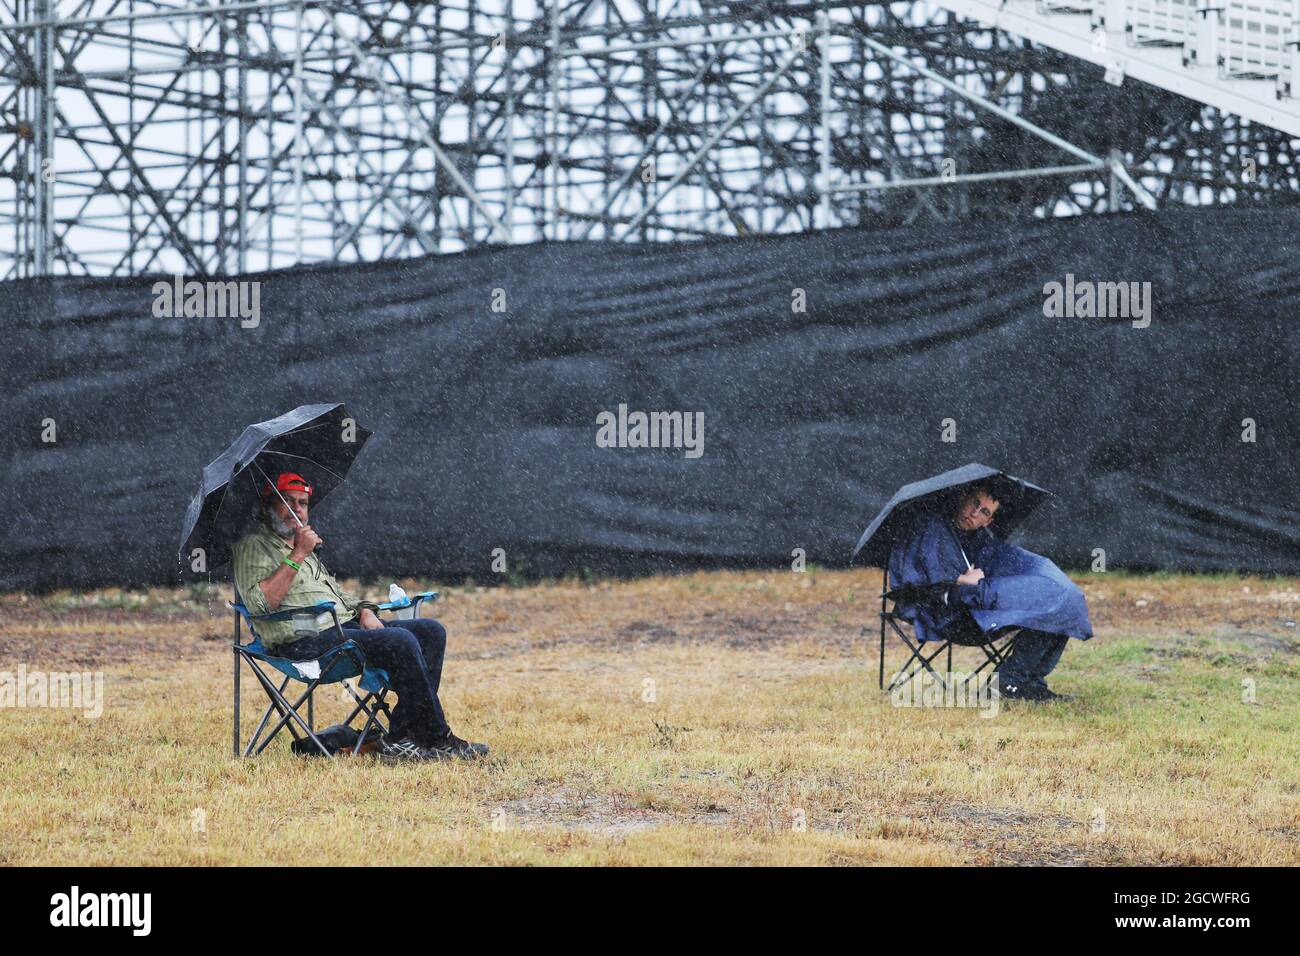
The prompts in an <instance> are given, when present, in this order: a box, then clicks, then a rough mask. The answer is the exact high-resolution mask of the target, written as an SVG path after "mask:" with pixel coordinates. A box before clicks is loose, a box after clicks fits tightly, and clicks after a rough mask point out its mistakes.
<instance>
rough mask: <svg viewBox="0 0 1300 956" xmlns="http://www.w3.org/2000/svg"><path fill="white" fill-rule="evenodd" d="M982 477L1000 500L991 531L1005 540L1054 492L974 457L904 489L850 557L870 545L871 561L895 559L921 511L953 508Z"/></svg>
mask: <svg viewBox="0 0 1300 956" xmlns="http://www.w3.org/2000/svg"><path fill="white" fill-rule="evenodd" d="M979 482H987V483H988V484H989V485H990V487H992V488H993V490H994V496H995V497H996V498H997V499H998V501H999V502H1000V503H999V505H998V511H997V516H996V517H995V518H994V519H993V523H992V524H991V525H989V530H990V531H992V532H993V533H994V534H996V535H997V536H998V537H1000V538H1002V539H1003V540H1004V541H1005V540H1006V539H1007V538H1008V537H1009V536H1010V535H1011V532H1013V531H1015V530H1016V528H1017V527H1019V525H1020V524H1021V522H1023V521H1024V520H1025V519H1026V518H1027V517H1029V515H1030V513H1031V512H1032V511H1033V510H1034V509H1035V508H1037V507H1038V505H1039V504H1040V503H1041V502H1042V500H1043V499H1044V498H1046V497H1047V496H1048V495H1049V494H1051V492H1050V491H1048V490H1046V489H1045V488H1040V487H1038V486H1037V485H1035V484H1031V483H1030V482H1028V481H1025V480H1024V479H1023V478H1017V477H1016V476H1015V475H1008V474H1007V473H1006V472H1004V471H998V470H997V469H996V468H990V467H988V465H980V464H976V463H975V462H971V463H970V464H969V465H962V466H961V467H960V468H954V469H953V470H952V471H945V472H944V473H943V474H941V475H935V476H934V477H933V478H926V479H925V480H924V481H914V482H912V483H911V484H910V485H903V487H902V488H899V489H898V491H897V492H895V493H894V497H892V498H890V499H889V503H888V504H887V505H885V507H884V508H883V509H882V510H881V512H880V514H878V515H876V517H875V520H873V521H872V522H871V524H869V525H868V526H867V530H866V531H864V532H862V537H861V538H859V539H858V546H857V547H856V548H854V549H853V555H852V557H851V558H850V559H849V560H850V561H852V560H853V558H856V557H857V556H858V552H860V551H863V549H864V548H865V560H867V561H868V562H869V563H871V564H872V565H874V566H876V567H881V568H883V567H884V566H885V564H886V563H887V562H888V561H889V551H890V549H891V548H892V547H893V544H894V540H895V539H896V538H897V537H898V536H899V535H902V534H906V533H907V532H908V531H909V530H910V529H911V527H912V524H913V522H914V521H915V520H916V518H917V516H918V515H919V514H921V513H922V512H926V511H930V512H939V513H942V512H946V511H948V510H950V509H951V508H952V507H954V505H955V504H956V502H957V501H958V500H959V499H960V498H961V497H962V496H963V495H965V494H966V492H967V491H968V490H969V489H970V486H971V485H973V484H977V483H979Z"/></svg>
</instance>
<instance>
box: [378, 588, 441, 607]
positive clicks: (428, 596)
mask: <svg viewBox="0 0 1300 956" xmlns="http://www.w3.org/2000/svg"><path fill="white" fill-rule="evenodd" d="M436 600H438V592H437V591H421V592H420V593H419V594H416V595H414V597H412V596H411V595H409V594H408V595H407V596H406V599H405V600H403V601H385V602H384V603H383V604H381V605H379V610H381V611H401V610H403V609H405V608H408V607H410V606H411V605H415V608H416V610H417V611H418V610H419V606H420V602H421V601H436Z"/></svg>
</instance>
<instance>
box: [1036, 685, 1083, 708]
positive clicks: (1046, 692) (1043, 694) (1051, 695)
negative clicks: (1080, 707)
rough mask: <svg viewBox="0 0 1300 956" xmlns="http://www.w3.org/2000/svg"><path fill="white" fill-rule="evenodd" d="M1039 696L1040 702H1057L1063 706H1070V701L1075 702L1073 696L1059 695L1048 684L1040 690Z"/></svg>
mask: <svg viewBox="0 0 1300 956" xmlns="http://www.w3.org/2000/svg"><path fill="white" fill-rule="evenodd" d="M1038 695H1039V700H1057V701H1060V702H1061V703H1063V704H1068V703H1069V702H1070V701H1072V700H1074V695H1073V694H1058V693H1057V692H1056V691H1054V690H1052V689H1051V688H1050V687H1048V686H1047V685H1046V684H1044V685H1043V686H1042V687H1039V688H1038Z"/></svg>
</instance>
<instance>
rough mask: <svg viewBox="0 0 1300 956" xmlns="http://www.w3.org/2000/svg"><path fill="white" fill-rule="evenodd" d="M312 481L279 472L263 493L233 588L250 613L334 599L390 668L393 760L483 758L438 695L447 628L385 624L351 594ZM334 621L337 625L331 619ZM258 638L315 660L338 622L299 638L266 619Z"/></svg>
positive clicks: (373, 659)
mask: <svg viewBox="0 0 1300 956" xmlns="http://www.w3.org/2000/svg"><path fill="white" fill-rule="evenodd" d="M311 491H312V489H311V485H310V484H308V482H307V481H306V480H305V479H304V478H303V477H302V476H301V475H298V474H295V473H293V472H289V471H286V472H281V473H280V474H279V476H278V477H277V478H276V480H275V485H274V486H272V485H271V483H270V482H267V483H266V485H265V486H264V488H263V490H262V509H261V514H260V519H261V522H260V527H259V528H258V529H257V530H256V531H254V532H252V533H250V534H246V535H244V537H242V538H240V539H239V541H237V542H236V543H235V548H234V560H233V563H234V574H235V587H236V588H237V589H238V591H239V596H240V597H241V598H242V599H243V601H244V606H245V607H247V608H248V610H249V612H250V613H251V614H269V613H271V612H273V611H275V610H277V609H278V608H280V607H281V605H283V606H284V608H291V607H295V608H296V607H310V606H311V605H313V604H318V603H320V602H321V601H333V602H334V604H335V610H336V611H337V613H338V616H339V621H340V623H341V624H342V626H343V628H344V629H345V630H346V631H347V637H348V639H350V640H353V641H356V643H357V644H358V645H359V646H360V647H361V649H362V652H363V653H364V654H365V656H366V663H367V665H369V666H371V667H376V668H382V669H383V670H385V671H387V673H388V678H389V684H390V686H391V687H392V689H393V691H394V692H396V694H397V706H396V707H394V708H393V719H392V726H391V727H390V728H389V733H388V736H387V737H386V738H385V739H384V741H383V745H384V750H385V752H386V753H388V754H390V755H392V756H395V757H404V758H419V759H438V760H445V759H449V758H454V757H463V758H472V757H481V756H483V755H485V754H486V753H487V752H488V748H487V746H486V745H484V744H476V743H470V742H468V741H466V740H462V739H461V738H460V737H457V736H456V735H455V734H453V733H452V732H451V727H450V726H449V725H448V724H447V719H446V716H445V715H444V714H443V710H442V704H441V702H439V700H438V685H439V683H440V682H441V680H442V661H443V655H444V653H445V651H446V647H447V631H446V629H445V628H444V627H443V626H442V625H441V624H439V623H438V622H437V621H435V620H433V619H431V618H415V619H412V620H401V621H392V622H389V623H387V624H386V623H384V622H383V621H381V620H380V619H379V617H378V615H377V614H376V613H375V612H376V611H377V610H378V609H379V606H378V605H377V604H374V603H373V602H370V601H360V600H357V599H356V598H354V597H353V596H351V595H350V594H348V593H347V592H345V591H344V590H343V589H342V588H341V587H340V586H339V583H338V581H337V580H335V578H334V575H332V574H330V573H329V571H327V570H326V569H325V566H324V565H323V564H322V563H321V560H320V558H319V557H318V556H317V555H316V553H315V551H316V547H317V545H319V544H320V543H321V538H320V535H318V534H317V533H316V532H315V531H314V530H313V529H312V527H311V525H310V524H308V523H307V508H308V503H309V501H310V498H311ZM331 623H332V622H331ZM257 633H258V636H259V637H261V639H262V644H263V646H264V647H266V649H267V650H268V651H273V652H274V653H275V655H276V656H277V657H286V658H288V659H290V660H295V661H302V660H313V659H315V658H318V657H320V656H321V655H322V654H324V653H325V652H326V651H328V650H330V649H331V648H333V647H335V646H336V645H337V644H339V643H340V642H339V638H338V634H337V632H335V631H334V629H333V627H332V626H331V627H329V628H328V629H327V630H324V631H321V632H320V633H318V634H316V635H312V636H308V637H303V638H296V637H295V636H294V632H293V624H292V622H290V621H264V622H262V623H261V624H259V625H258V627H257Z"/></svg>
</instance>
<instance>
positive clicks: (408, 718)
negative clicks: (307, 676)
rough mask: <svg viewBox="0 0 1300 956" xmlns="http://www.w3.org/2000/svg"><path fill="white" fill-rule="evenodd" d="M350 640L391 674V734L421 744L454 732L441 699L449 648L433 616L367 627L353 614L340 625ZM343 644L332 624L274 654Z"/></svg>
mask: <svg viewBox="0 0 1300 956" xmlns="http://www.w3.org/2000/svg"><path fill="white" fill-rule="evenodd" d="M342 627H343V629H344V632H345V634H346V636H347V639H348V640H350V641H355V642H356V643H357V645H358V646H359V647H360V648H361V652H362V653H363V654H365V656H366V665H367V666H368V667H371V668H382V669H383V670H385V671H387V672H388V683H389V686H390V687H391V688H392V689H393V691H394V692H395V693H396V694H397V706H396V707H394V708H393V720H392V726H391V727H389V728H388V732H389V736H390V737H392V738H394V739H397V738H401V737H410V738H412V739H413V740H415V741H416V743H418V744H420V745H421V746H428V745H429V744H431V743H433V742H434V741H435V740H436V739H438V738H440V737H444V736H446V735H447V734H449V733H451V728H450V727H449V726H448V725H447V718H446V716H445V715H444V714H443V712H442V703H441V702H440V701H439V700H438V685H439V684H440V683H441V682H442V659H443V655H444V654H445V652H446V650H447V630H446V628H444V627H443V626H442V625H441V624H439V623H438V622H437V621H435V620H433V619H432V618H427V617H420V618H413V619H411V620H407V621H385V622H384V626H383V627H378V628H375V629H374V630H369V631H368V630H366V629H365V628H363V627H362V626H361V623H360V622H359V621H358V620H357V619H356V618H353V619H352V620H350V621H345V622H344V623H343V624H342ZM340 643H341V642H340V641H339V638H338V634H337V633H336V632H335V631H334V629H333V628H330V629H329V630H327V631H321V632H320V633H319V634H317V635H315V636H314V637H303V638H299V639H298V640H296V641H293V642H292V643H288V644H281V645H280V646H279V647H278V648H276V653H277V654H278V655H280V656H282V657H287V658H289V659H290V660H295V661H303V660H312V659H314V658H317V657H320V656H321V655H322V654H324V653H325V652H326V651H328V650H330V649H331V648H333V647H337V646H338V645H339V644H340Z"/></svg>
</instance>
